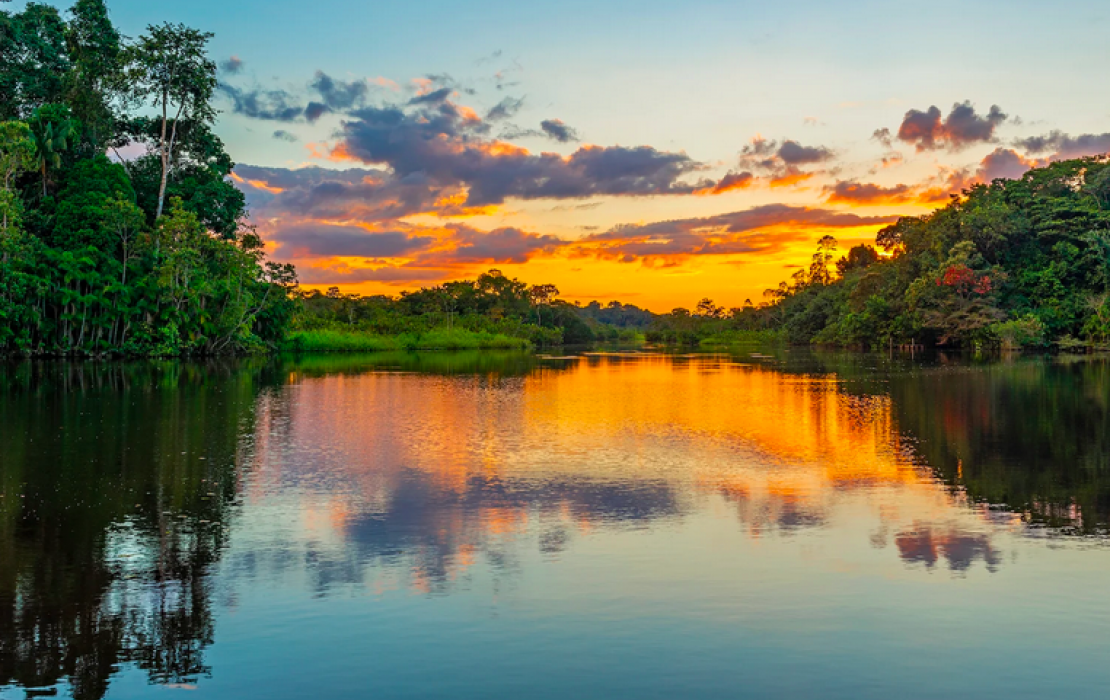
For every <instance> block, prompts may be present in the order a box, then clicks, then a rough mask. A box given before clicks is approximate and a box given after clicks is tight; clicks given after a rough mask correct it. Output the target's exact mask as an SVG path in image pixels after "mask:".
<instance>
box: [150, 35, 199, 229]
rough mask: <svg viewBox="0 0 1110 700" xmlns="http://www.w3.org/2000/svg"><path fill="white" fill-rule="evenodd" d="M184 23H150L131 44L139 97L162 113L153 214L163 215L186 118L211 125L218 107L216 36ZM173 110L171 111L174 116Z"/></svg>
mask: <svg viewBox="0 0 1110 700" xmlns="http://www.w3.org/2000/svg"><path fill="white" fill-rule="evenodd" d="M212 36H213V35H212V34H211V33H209V32H201V31H198V30H196V29H191V28H189V27H186V26H185V25H182V24H171V23H169V22H166V23H164V24H161V25H150V26H148V27H147V34H146V35H144V36H141V37H139V40H138V43H137V44H136V45H135V46H133V47H131V49H130V56H129V58H130V64H131V70H130V79H131V80H132V81H133V84H134V85H135V92H136V94H137V96H138V97H139V98H140V99H146V100H150V102H151V104H152V105H153V106H154V107H156V108H158V109H159V111H160V112H161V119H160V123H159V125H160V128H159V134H158V142H157V144H158V145H157V153H158V157H159V160H160V164H161V179H160V183H159V187H158V199H157V207H156V209H155V214H154V218H155V219H156V220H157V219H160V218H162V210H163V206H164V203H165V197H166V183H167V180H168V178H169V173H170V167H171V164H172V160H173V157H174V154H175V149H176V148H178V146H180V143H179V141H178V136H179V131H181V128H180V127H181V124H182V122H183V121H188V122H198V123H200V124H205V125H207V124H210V123H211V122H212V121H213V119H215V116H216V111H215V109H214V108H213V107H212V105H211V101H212V95H213V93H214V92H215V90H216V64H215V63H214V62H213V61H211V60H210V59H209V58H208V55H207V53H206V48H207V45H208V40H209V39H211V38H212ZM171 113H172V116H171Z"/></svg>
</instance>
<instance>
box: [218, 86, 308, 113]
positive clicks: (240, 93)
mask: <svg viewBox="0 0 1110 700" xmlns="http://www.w3.org/2000/svg"><path fill="white" fill-rule="evenodd" d="M217 89H218V90H219V91H220V92H222V93H223V94H225V95H227V96H228V97H230V98H231V104H232V107H231V111H232V112H234V113H235V114H242V115H243V116H246V117H250V118H252V119H262V120H265V121H279V122H292V121H296V120H298V119H299V118H301V117H303V116H304V113H305V109H304V106H303V105H302V104H301V102H300V100H298V99H297V98H296V97H294V96H293V95H291V94H289V93H288V92H286V91H285V90H264V89H262V88H254V89H252V90H244V89H242V88H237V87H235V86H234V85H228V84H227V83H220V84H219V85H218V86H217Z"/></svg>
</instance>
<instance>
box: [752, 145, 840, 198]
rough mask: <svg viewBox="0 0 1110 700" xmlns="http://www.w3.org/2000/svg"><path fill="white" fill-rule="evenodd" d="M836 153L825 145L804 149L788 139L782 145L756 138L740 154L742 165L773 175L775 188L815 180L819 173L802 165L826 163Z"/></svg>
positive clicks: (772, 182)
mask: <svg viewBox="0 0 1110 700" xmlns="http://www.w3.org/2000/svg"><path fill="white" fill-rule="evenodd" d="M835 155H836V154H835V153H834V152H833V151H832V149H830V148H826V147H824V146H803V145H802V144H801V143H799V142H797V141H793V140H791V139H786V140H785V141H783V142H782V143H779V142H778V141H774V140H769V139H766V138H764V137H762V136H756V137H755V138H753V139H752V140H751V142H750V143H749V144H748V145H747V146H745V147H744V148H743V149H741V151H740V166H741V167H742V168H745V169H750V170H756V171H760V172H763V173H766V174H767V175H768V176H769V178H770V179H769V184H770V185H771V187H789V186H793V185H798V184H800V183H802V182H805V181H806V180H809V179H810V178H812V177H813V176H814V175H815V174H816V173H814V172H812V171H806V170H803V169H802V166H807V165H816V164H818V163H823V162H826V161H829V160H832V158H833V157H834V156H835Z"/></svg>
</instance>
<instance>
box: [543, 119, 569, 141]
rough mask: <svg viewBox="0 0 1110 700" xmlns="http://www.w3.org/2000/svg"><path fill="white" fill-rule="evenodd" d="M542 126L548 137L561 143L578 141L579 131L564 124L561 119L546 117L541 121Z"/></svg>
mask: <svg viewBox="0 0 1110 700" xmlns="http://www.w3.org/2000/svg"><path fill="white" fill-rule="evenodd" d="M540 128H541V129H543V133H545V134H547V135H548V137H550V138H552V139H554V140H556V141H558V142H559V143H570V142H571V141H578V132H576V131H575V130H574V129H572V128H570V127H569V126H567V125H566V124H564V123H563V121H562V120H561V119H545V120H543V121H542V122H540Z"/></svg>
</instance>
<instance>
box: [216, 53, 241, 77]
mask: <svg viewBox="0 0 1110 700" xmlns="http://www.w3.org/2000/svg"><path fill="white" fill-rule="evenodd" d="M220 70H221V71H222V72H224V73H227V74H228V75H235V74H237V73H240V72H242V70H243V60H242V59H241V58H239V57H238V56H232V57H230V58H228V59H227V60H226V61H220Z"/></svg>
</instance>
